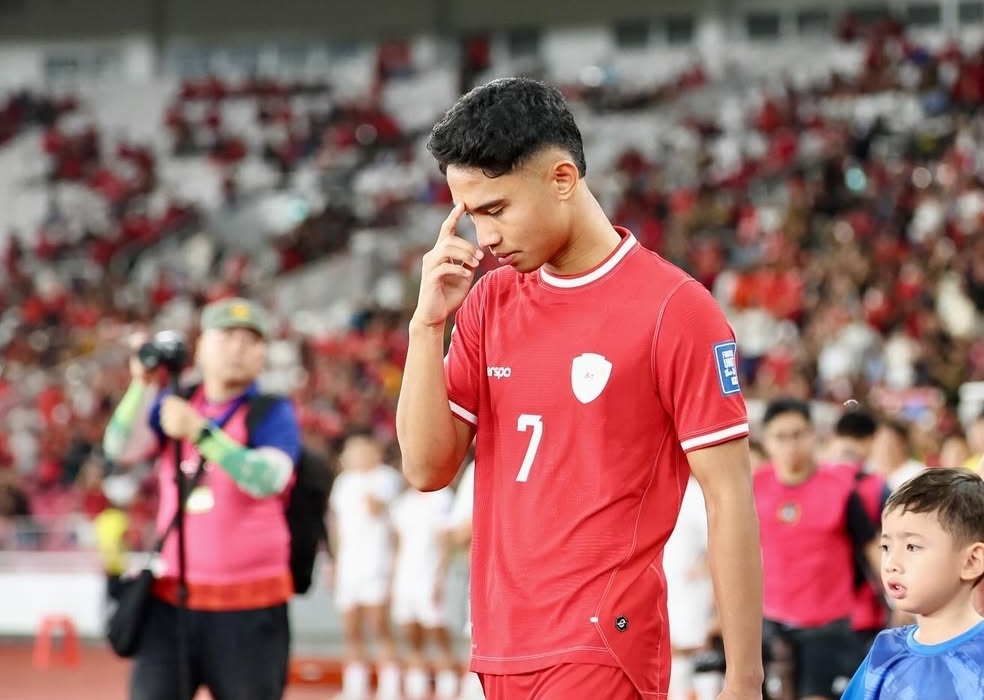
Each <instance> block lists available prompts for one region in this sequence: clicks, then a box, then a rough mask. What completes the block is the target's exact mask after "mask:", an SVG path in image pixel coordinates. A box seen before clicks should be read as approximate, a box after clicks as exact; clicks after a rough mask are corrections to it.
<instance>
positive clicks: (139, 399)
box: [103, 382, 148, 459]
mask: <svg viewBox="0 0 984 700" xmlns="http://www.w3.org/2000/svg"><path fill="white" fill-rule="evenodd" d="M147 389H148V386H147V385H146V384H144V383H143V382H130V386H129V387H127V390H126V393H125V394H123V398H122V399H121V400H120V403H119V405H118V406H117V407H116V410H115V411H113V415H112V417H111V418H110V419H109V423H108V424H107V425H106V433H105V434H104V435H103V452H105V453H106V456H107V457H109V458H110V459H113V458H116V457H119V456H120V454H122V453H123V450H124V449H125V448H126V443H127V442H128V441H129V439H130V436H131V435H132V434H133V428H134V425H135V424H136V422H137V418H138V417H139V414H140V408H141V407H142V406H143V405H144V400H145V398H146V396H147Z"/></svg>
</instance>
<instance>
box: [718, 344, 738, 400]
mask: <svg viewBox="0 0 984 700" xmlns="http://www.w3.org/2000/svg"><path fill="white" fill-rule="evenodd" d="M714 361H715V363H716V364H717V372H718V381H719V383H720V384H721V395H722V396H731V395H732V394H738V393H741V386H740V385H739V384H738V346H737V345H736V344H735V343H734V341H728V342H726V343H718V344H717V345H715V346H714Z"/></svg>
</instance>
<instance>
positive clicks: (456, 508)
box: [448, 462, 485, 700]
mask: <svg viewBox="0 0 984 700" xmlns="http://www.w3.org/2000/svg"><path fill="white" fill-rule="evenodd" d="M474 502H475V463H474V462H469V463H468V466H466V467H465V468H464V471H462V473H461V478H460V479H459V480H458V487H457V490H456V491H455V497H454V505H453V506H452V508H451V517H450V519H449V521H448V533H449V536H450V540H451V544H452V546H455V547H459V548H461V549H463V550H464V551H465V553H466V554H468V553H469V552H470V549H471V536H472V506H473V504H474ZM468 561H471V558H470V556H469V557H468ZM465 634H466V635H467V636H469V637H471V602H470V601H469V604H468V619H467V620H466V621H465ZM461 700H485V693H484V691H483V690H482V684H481V682H480V681H479V680H478V676H477V675H476V674H474V673H472V672H470V671H467V670H466V671H465V675H464V676H463V677H462V679H461Z"/></svg>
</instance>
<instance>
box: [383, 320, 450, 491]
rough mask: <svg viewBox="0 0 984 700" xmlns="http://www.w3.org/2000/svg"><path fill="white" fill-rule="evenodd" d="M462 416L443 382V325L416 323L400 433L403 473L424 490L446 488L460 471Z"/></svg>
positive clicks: (399, 414) (405, 374)
mask: <svg viewBox="0 0 984 700" xmlns="http://www.w3.org/2000/svg"><path fill="white" fill-rule="evenodd" d="M456 421H457V419H456V418H455V417H454V414H452V413H451V408H450V406H449V405H448V392H447V388H446V387H445V384H444V332H443V329H441V328H437V327H432V326H424V325H419V324H416V323H413V322H411V324H410V345H409V348H408V351H407V360H406V364H405V367H404V371H403V386H402V387H401V389H400V398H399V401H398V403H397V407H396V435H397V438H398V439H399V441H400V453H401V456H402V462H403V473H404V475H405V476H406V478H407V481H408V482H410V485H411V486H413V487H414V488H416V489H418V490H420V491H434V490H437V489H440V488H444V487H445V486H447V485H448V484H450V483H451V481H452V480H453V479H454V475H455V473H457V471H458V466H459V463H460V461H461V460H460V457H459V456H458V455H457V452H458V446H457V441H458V433H457V426H456V425H455V423H456Z"/></svg>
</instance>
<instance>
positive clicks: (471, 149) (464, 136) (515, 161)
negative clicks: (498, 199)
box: [427, 78, 588, 177]
mask: <svg viewBox="0 0 984 700" xmlns="http://www.w3.org/2000/svg"><path fill="white" fill-rule="evenodd" d="M550 146H557V147H559V148H563V149H565V150H566V151H568V152H569V153H570V154H571V159H572V160H573V161H574V164H575V165H576V166H577V170H578V172H579V173H580V174H581V177H584V175H585V173H587V169H588V168H587V165H586V163H585V161H584V145H583V143H582V141H581V131H580V129H578V128H577V124H576V123H575V122H574V115H573V114H571V111H570V109H569V108H568V106H567V102H566V101H565V100H564V96H563V95H561V94H560V90H558V89H557V88H555V87H552V86H550V85H546V84H545V83H541V82H538V81H536V80H530V79H529V78H503V79H501V80H493V81H492V82H490V83H486V84H485V85H480V86H478V87H476V88H474V89H473V90H471V92H468V93H467V94H465V95H463V96H462V97H461V98H459V99H458V101H457V102H455V104H454V105H453V106H452V107H451V109H449V110H448V111H447V113H446V114H445V115H444V117H442V118H441V120H440V121H439V122H438V123H437V124H435V125H434V129H433V130H432V131H431V135H430V138H429V139H428V140H427V149H428V150H429V151H430V152H431V154H432V155H433V156H434V158H435V159H436V160H437V163H438V165H439V166H440V168H441V172H446V171H447V168H448V166H449V165H459V166H462V167H466V168H478V169H479V170H481V171H482V172H483V173H485V175H486V176H487V177H500V176H502V175H505V174H507V173H510V172H512V171H513V170H515V169H516V168H518V167H520V166H522V165H523V164H524V163H525V162H527V161H528V160H529V159H530V158H532V157H533V156H535V155H536V154H537V153H539V152H540V151H542V150H543V149H545V148H549V147H550Z"/></svg>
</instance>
